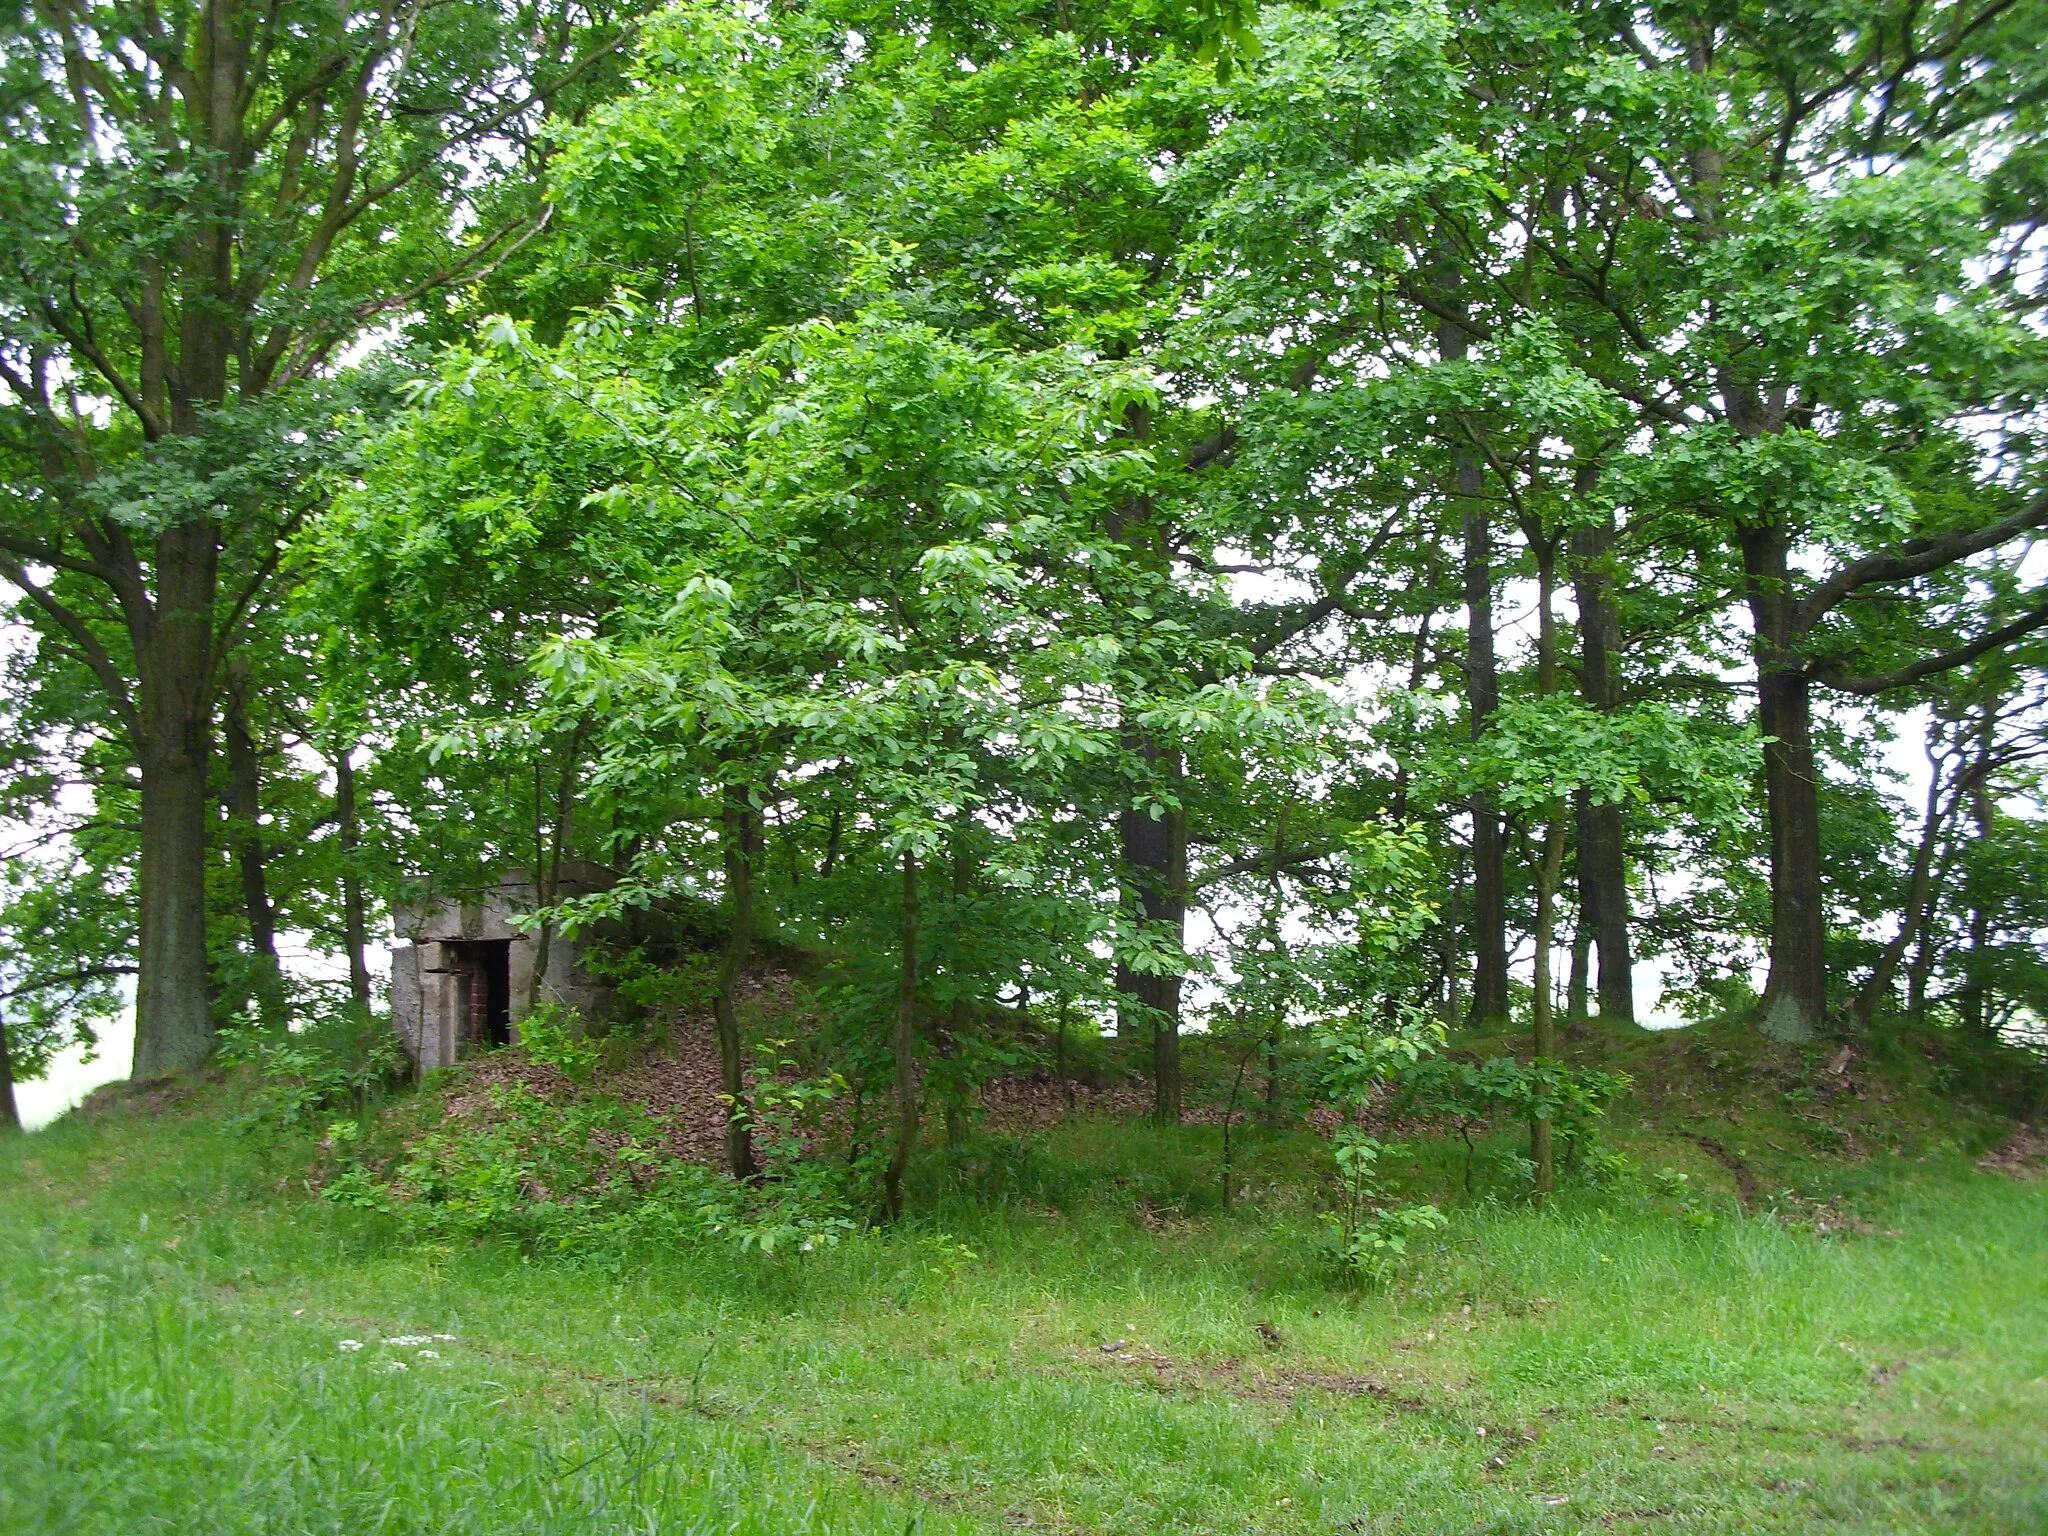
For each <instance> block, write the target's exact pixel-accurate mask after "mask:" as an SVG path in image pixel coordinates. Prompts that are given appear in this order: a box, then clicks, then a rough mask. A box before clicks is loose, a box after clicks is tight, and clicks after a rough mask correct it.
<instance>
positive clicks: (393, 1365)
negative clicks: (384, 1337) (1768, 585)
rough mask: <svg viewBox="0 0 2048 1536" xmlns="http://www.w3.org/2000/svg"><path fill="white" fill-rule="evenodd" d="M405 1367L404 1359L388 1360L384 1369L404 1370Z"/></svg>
mask: <svg viewBox="0 0 2048 1536" xmlns="http://www.w3.org/2000/svg"><path fill="white" fill-rule="evenodd" d="M405 1368H406V1365H405V1362H404V1361H403V1360H386V1361H385V1362H384V1369H385V1370H387V1371H402V1370H404V1369H405Z"/></svg>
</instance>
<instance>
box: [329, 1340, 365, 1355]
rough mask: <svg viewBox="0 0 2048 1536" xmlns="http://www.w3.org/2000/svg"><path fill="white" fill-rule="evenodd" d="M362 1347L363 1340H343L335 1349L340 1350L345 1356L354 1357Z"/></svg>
mask: <svg viewBox="0 0 2048 1536" xmlns="http://www.w3.org/2000/svg"><path fill="white" fill-rule="evenodd" d="M362 1347H363V1341H362V1340H361V1339H343V1340H342V1341H341V1342H340V1343H339V1344H337V1345H335V1348H336V1349H339V1350H340V1351H341V1352H342V1353H343V1354H344V1355H352V1354H354V1353H355V1352H356V1351H357V1350H359V1349H361V1348H362Z"/></svg>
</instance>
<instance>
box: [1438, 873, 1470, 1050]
mask: <svg viewBox="0 0 2048 1536" xmlns="http://www.w3.org/2000/svg"><path fill="white" fill-rule="evenodd" d="M1464 873H1465V871H1464V860H1463V859H1461V858H1459V857H1458V851H1457V849H1456V847H1455V846H1454V847H1453V848H1452V849H1451V870H1450V880H1449V882H1448V889H1446V890H1445V892H1444V916H1443V921H1442V922H1440V923H1438V924H1437V930H1436V934H1437V965H1438V968H1439V969H1440V970H1441V971H1442V972H1443V986H1444V996H1443V1006H1444V1011H1443V1021H1444V1026H1445V1027H1446V1028H1451V1027H1453V1026H1455V1025H1457V1024H1459V1023H1460V1022H1462V1021H1463V1019H1464V1017H1465V999H1464V997H1463V995H1462V994H1461V993H1460V991H1459V989H1458V977H1459V975H1460V973H1461V970H1462V965H1461V962H1462V960H1463V958H1464V957H1463V955H1462V954H1461V953H1460V952H1459V947H1458V933H1459V928H1458V904H1459V903H1458V895H1459V892H1460V891H1462V890H1463V889H1464V884H1465V882H1464V879H1463V876H1464Z"/></svg>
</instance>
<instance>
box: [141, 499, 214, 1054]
mask: <svg viewBox="0 0 2048 1536" xmlns="http://www.w3.org/2000/svg"><path fill="white" fill-rule="evenodd" d="M218 568H219V553H218V549H217V547H216V544H215V530H214V527H213V525H212V524H211V523H204V522H200V523H181V524H179V525H178V526H177V527H175V528H171V529H168V530H166V531H165V532H164V533H163V534H162V535H160V536H159V537H158V539H157V542H156V578H157V595H158V596H157V606H156V609H155V611H154V613H153V614H152V615H150V617H149V619H148V621H147V622H146V623H145V624H144V626H143V634H142V636H141V640H142V643H141V644H140V645H138V647H137V663H138V672H139V678H138V681H139V683H140V688H139V690H138V693H139V703H140V706H141V707H140V716H141V732H142V740H141V741H140V742H139V743H138V744H137V745H138V751H137V754H136V757H137V765H136V766H137V767H138V769H139V770H140V774H141V781H142V782H141V791H142V837H141V842H142V850H141V854H142V856H141V860H140V870H139V877H138V880H137V898H138V902H137V905H138V911H137V927H138V930H139V932H138V938H139V946H138V949H139V952H138V954H137V958H136V970H137V980H136V988H135V1060H134V1075H135V1076H136V1077H138V1078H146V1077H157V1076H160V1075H162V1074H163V1073H166V1072H177V1071H183V1070H185V1069H188V1068H191V1067H196V1066H198V1065H199V1063H200V1062H202V1061H204V1060H205V1059H206V1057H207V1054H208V1053H209V1052H210V1051H211V1050H212V1049H213V1035H214V1025H213V1017H212V1010H211V1008H210V1006H209V997H208V990H209V988H208V980H209V978H208V973H207V956H206V817H207V809H208V796H207V792H206V773H207V764H208V758H209V757H210V755H211V752H212V746H213V600H214V587H215V581H216V574H217V571H218Z"/></svg>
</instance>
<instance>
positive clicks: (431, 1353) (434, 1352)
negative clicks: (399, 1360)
mask: <svg viewBox="0 0 2048 1536" xmlns="http://www.w3.org/2000/svg"><path fill="white" fill-rule="evenodd" d="M419 1357H420V1359H422V1360H438V1359H440V1358H441V1351H439V1350H438V1349H423V1350H421V1351H420V1354H419Z"/></svg>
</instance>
